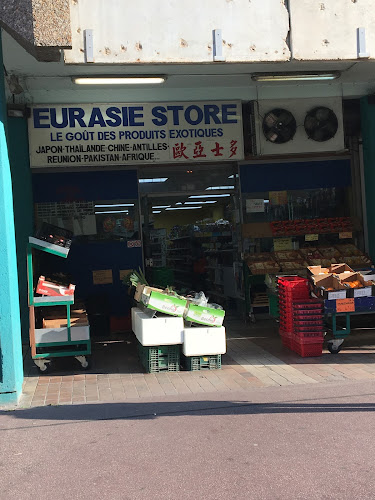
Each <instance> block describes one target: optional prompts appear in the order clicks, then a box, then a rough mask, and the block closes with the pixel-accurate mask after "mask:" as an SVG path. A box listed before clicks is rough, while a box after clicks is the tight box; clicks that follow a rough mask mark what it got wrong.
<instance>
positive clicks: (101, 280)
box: [92, 269, 113, 285]
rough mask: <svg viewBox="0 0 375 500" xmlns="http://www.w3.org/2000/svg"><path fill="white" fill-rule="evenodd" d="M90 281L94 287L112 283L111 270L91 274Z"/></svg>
mask: <svg viewBox="0 0 375 500" xmlns="http://www.w3.org/2000/svg"><path fill="white" fill-rule="evenodd" d="M92 281H93V283H94V285H110V284H112V283H113V278H112V269H101V270H100V271H93V272H92Z"/></svg>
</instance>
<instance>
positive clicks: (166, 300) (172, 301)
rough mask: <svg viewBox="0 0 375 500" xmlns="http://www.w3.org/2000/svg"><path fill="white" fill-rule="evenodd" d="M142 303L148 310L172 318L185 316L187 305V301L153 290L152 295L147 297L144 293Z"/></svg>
mask: <svg viewBox="0 0 375 500" xmlns="http://www.w3.org/2000/svg"><path fill="white" fill-rule="evenodd" d="M148 288H150V287H148ZM148 291H149V290H147V292H148ZM142 302H143V304H144V305H145V306H146V307H147V309H152V310H153V311H158V312H162V313H164V314H170V315H171V316H183V314H184V312H185V308H186V305H187V300H186V299H180V298H178V297H174V296H173V295H167V294H166V293H163V292H159V291H155V290H151V291H150V295H146V294H145V290H144V291H143V293H142Z"/></svg>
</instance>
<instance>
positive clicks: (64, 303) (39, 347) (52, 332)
mask: <svg viewBox="0 0 375 500" xmlns="http://www.w3.org/2000/svg"><path fill="white" fill-rule="evenodd" d="M33 249H35V250H38V251H42V252H47V253H50V254H52V255H56V256H57V257H62V258H67V257H68V253H69V249H68V248H63V247H60V246H58V245H54V244H52V243H48V242H46V241H43V240H39V239H37V238H33V237H30V238H29V243H28V246H27V277H28V300H29V317H30V331H29V333H30V347H31V356H32V358H33V360H34V363H35V364H36V366H37V367H38V368H39V370H40V371H41V372H42V373H46V372H48V371H49V370H50V367H51V359H50V358H56V357H68V356H71V357H74V358H76V359H77V361H79V363H80V365H81V367H82V368H83V369H86V368H88V366H89V361H88V359H87V358H86V356H87V355H90V354H91V341H90V327H89V325H88V324H87V325H82V324H79V325H77V326H74V325H72V313H71V307H72V305H73V304H74V296H73V295H66V296H61V297H60V296H56V297H50V296H42V297H36V296H35V295H34V271H33ZM53 306H55V307H56V306H59V307H64V308H65V309H66V314H64V315H62V316H64V318H65V317H66V326H62V327H56V328H54V327H50V328H35V308H37V307H53Z"/></svg>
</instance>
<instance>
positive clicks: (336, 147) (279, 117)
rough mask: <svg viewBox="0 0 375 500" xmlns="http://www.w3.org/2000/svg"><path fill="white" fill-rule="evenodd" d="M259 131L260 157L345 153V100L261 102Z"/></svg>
mask: <svg viewBox="0 0 375 500" xmlns="http://www.w3.org/2000/svg"><path fill="white" fill-rule="evenodd" d="M256 131H257V132H256V149H257V154H258V155H278V156H280V155H284V154H304V153H323V152H337V151H342V150H343V149H344V133H343V115H342V101H341V98H340V97H332V98H322V99H318V98H308V99H285V100H274V99H272V100H268V101H258V113H257V123H256Z"/></svg>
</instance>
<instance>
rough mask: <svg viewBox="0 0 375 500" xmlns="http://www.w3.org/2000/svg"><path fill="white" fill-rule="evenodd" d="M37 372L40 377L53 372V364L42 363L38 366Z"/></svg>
mask: <svg viewBox="0 0 375 500" xmlns="http://www.w3.org/2000/svg"><path fill="white" fill-rule="evenodd" d="M38 371H39V373H40V375H48V374H50V373H51V372H52V371H53V364H52V363H51V362H49V363H43V364H41V365H40V366H38Z"/></svg>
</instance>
